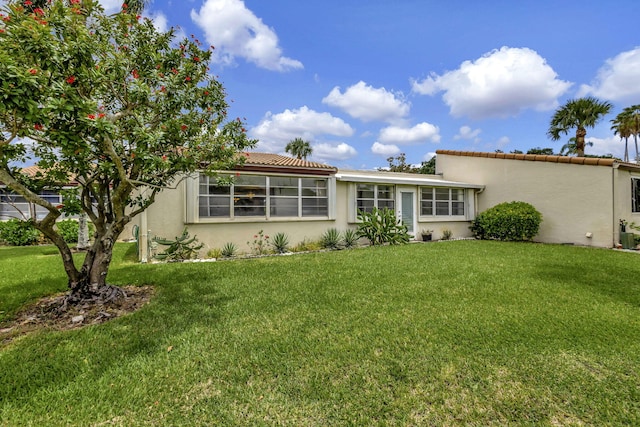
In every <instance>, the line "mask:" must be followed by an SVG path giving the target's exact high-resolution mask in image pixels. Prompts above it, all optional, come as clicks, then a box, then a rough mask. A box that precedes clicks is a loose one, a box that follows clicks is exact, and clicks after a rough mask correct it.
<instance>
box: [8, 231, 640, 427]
mask: <svg viewBox="0 0 640 427" xmlns="http://www.w3.org/2000/svg"><path fill="white" fill-rule="evenodd" d="M128 249H129V246H127V245H119V246H118V247H117V253H116V255H115V256H114V264H113V267H112V270H111V272H110V275H109V281H110V282H111V283H115V284H121V285H125V284H139V285H142V284H154V285H155V287H156V295H155V297H154V298H153V300H152V301H151V302H150V303H149V304H148V305H146V306H145V307H143V308H142V309H141V310H140V311H138V312H136V313H134V314H132V315H129V316H126V317H122V318H119V319H116V320H114V321H111V322H108V323H105V324H102V325H97V326H90V327H87V328H83V329H80V330H74V331H64V332H54V331H42V332H38V333H34V334H31V335H28V336H24V337H21V338H19V339H16V340H14V341H13V342H11V343H9V344H6V345H4V346H1V347H0V425H7V426H16V425H34V426H44V425H47V426H57V425H79V426H80V425H81V426H110V425H121V426H137V425H158V426H160V425H163V426H164V425H292V426H298V425H304V426H336V425H338V426H339V425H434V426H440V425H478V426H480V425H482V426H485V425H533V424H535V425H549V426H565V425H573V426H581V425H640V256H639V255H638V254H633V253H623V252H616V251H612V250H602V249H587V248H579V247H568V246H554V245H537V244H517V243H498V242H486V241H455V242H445V243H431V244H413V245H407V246H401V247H376V248H364V249H357V250H351V251H338V252H328V253H313V254H305V255H295V256H288V257H270V258H261V259H247V260H238V261H234V262H218V263H193V264H165V265H137V264H134V263H132V262H131V261H127V257H126V253H127V250H128ZM64 287H65V279H64V277H63V271H62V267H61V264H60V261H59V259H58V256H57V255H56V253H55V250H54V249H53V248H47V247H37V248H17V249H16V248H4V247H3V248H0V322H1V321H2V320H3V319H4V320H6V319H8V318H10V316H11V315H12V314H13V313H14V312H15V311H16V310H17V309H18V308H19V307H20V306H21V305H22V304H24V303H26V302H29V301H33V300H34V299H36V298H38V297H39V296H42V295H46V294H50V293H53V292H56V291H60V290H63V289H64Z"/></svg>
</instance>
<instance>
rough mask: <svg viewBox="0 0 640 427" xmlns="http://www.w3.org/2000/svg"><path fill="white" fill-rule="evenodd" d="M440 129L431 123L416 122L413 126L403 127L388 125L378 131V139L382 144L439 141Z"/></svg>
mask: <svg viewBox="0 0 640 427" xmlns="http://www.w3.org/2000/svg"><path fill="white" fill-rule="evenodd" d="M439 132H440V129H438V127H437V126H434V125H432V124H431V123H427V122H423V123H418V124H417V125H415V126H414V127H411V128H405V127H400V126H389V127H386V128H384V129H382V130H381V131H380V136H379V137H378V141H379V142H381V143H383V144H389V143H395V144H400V145H402V144H416V143H423V142H429V141H430V142H435V143H438V142H440V133H439Z"/></svg>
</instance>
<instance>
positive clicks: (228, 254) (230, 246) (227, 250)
mask: <svg viewBox="0 0 640 427" xmlns="http://www.w3.org/2000/svg"><path fill="white" fill-rule="evenodd" d="M236 252H238V247H237V246H236V245H235V243H233V242H227V243H225V244H224V246H223V247H222V250H221V251H220V255H222V256H223V257H225V258H233V257H234V256H236Z"/></svg>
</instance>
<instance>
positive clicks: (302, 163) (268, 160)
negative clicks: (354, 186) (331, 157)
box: [242, 152, 337, 173]
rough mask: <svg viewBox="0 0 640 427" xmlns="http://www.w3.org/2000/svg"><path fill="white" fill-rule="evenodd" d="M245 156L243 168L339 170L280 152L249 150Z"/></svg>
mask: <svg viewBox="0 0 640 427" xmlns="http://www.w3.org/2000/svg"><path fill="white" fill-rule="evenodd" d="M245 156H246V158H245V161H244V165H243V166H242V168H243V169H247V168H251V167H252V166H257V167H268V168H286V169H295V170H322V171H326V172H333V173H335V172H337V168H335V167H333V166H330V165H327V164H324V163H317V162H310V161H308V160H303V159H296V158H294V157H287V156H281V155H279V154H271V153H254V152H248V153H245Z"/></svg>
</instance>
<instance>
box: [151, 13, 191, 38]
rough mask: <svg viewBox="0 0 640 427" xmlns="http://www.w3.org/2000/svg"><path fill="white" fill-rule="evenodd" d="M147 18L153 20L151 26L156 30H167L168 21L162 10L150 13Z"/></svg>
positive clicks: (162, 31)
mask: <svg viewBox="0 0 640 427" xmlns="http://www.w3.org/2000/svg"><path fill="white" fill-rule="evenodd" d="M149 19H151V20H152V21H153V26H154V27H155V29H156V30H158V31H160V32H161V33H165V32H167V31H169V22H168V20H167V17H166V16H165V15H164V14H163V13H162V12H156V13H153V14H151V16H149ZM181 38H183V37H181Z"/></svg>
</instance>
